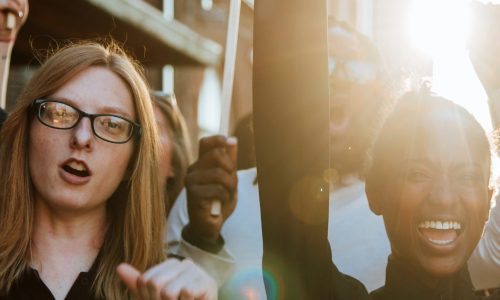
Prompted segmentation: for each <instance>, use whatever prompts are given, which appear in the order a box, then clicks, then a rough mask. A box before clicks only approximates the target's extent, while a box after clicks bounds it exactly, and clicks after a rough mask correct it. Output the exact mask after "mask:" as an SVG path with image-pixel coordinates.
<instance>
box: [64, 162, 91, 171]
mask: <svg viewBox="0 0 500 300" xmlns="http://www.w3.org/2000/svg"><path fill="white" fill-rule="evenodd" d="M68 166H70V167H71V168H73V169H75V170H78V171H86V170H87V169H86V168H85V165H84V164H82V163H79V162H76V161H72V162H70V163H69V164H68Z"/></svg>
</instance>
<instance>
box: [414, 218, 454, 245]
mask: <svg viewBox="0 0 500 300" xmlns="http://www.w3.org/2000/svg"><path fill="white" fill-rule="evenodd" d="M462 228H463V225H462V223H461V222H459V221H455V220H452V221H442V220H426V221H422V222H420V223H419V224H418V230H419V232H420V233H421V234H422V236H423V237H424V238H425V239H426V240H427V241H428V242H429V243H430V244H432V245H435V246H446V245H450V244H453V242H455V241H456V240H457V238H458V237H459V236H460V234H461V233H462Z"/></svg>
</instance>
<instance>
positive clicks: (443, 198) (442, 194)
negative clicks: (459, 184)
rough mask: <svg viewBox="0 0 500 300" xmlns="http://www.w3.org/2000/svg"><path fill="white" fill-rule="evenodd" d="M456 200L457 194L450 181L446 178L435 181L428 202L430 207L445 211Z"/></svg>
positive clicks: (442, 177)
mask: <svg viewBox="0 0 500 300" xmlns="http://www.w3.org/2000/svg"><path fill="white" fill-rule="evenodd" d="M456 199H457V193H456V190H455V188H454V185H453V183H452V182H451V180H449V179H448V178H446V176H441V178H439V179H437V180H435V182H434V184H433V187H432V191H431V194H430V197H429V200H430V202H431V204H432V205H434V206H436V207H439V208H440V209H445V208H448V207H452V206H453V205H454V204H455V201H456Z"/></svg>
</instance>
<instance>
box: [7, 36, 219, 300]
mask: <svg viewBox="0 0 500 300" xmlns="http://www.w3.org/2000/svg"><path fill="white" fill-rule="evenodd" d="M158 144H159V139H158V133H157V130H156V126H155V124H154V118H153V108H152V103H151V99H150V97H149V92H148V88H147V84H146V82H145V80H144V77H143V75H142V72H141V67H140V66H139V65H138V64H137V63H135V62H134V61H133V60H132V59H130V58H129V57H128V56H127V55H126V54H125V53H124V51H123V50H122V49H121V48H120V47H118V46H117V45H115V44H114V43H110V44H109V45H106V46H104V45H101V44H98V43H82V44H75V45H69V46H67V47H64V48H62V49H61V50H59V51H58V52H56V53H55V54H54V55H53V56H52V57H51V58H49V59H48V60H47V61H46V62H44V63H43V64H42V66H41V68H40V69H39V71H38V72H37V73H36V74H35V75H34V77H33V78H32V79H31V80H30V81H29V82H28V84H27V85H26V87H25V89H24V92H23V94H22V95H21V97H20V99H19V101H18V103H17V106H16V107H15V109H14V110H13V112H12V114H11V116H10V117H9V119H8V120H7V121H6V123H5V124H4V127H3V128H2V132H1V136H0V169H1V170H8V171H6V172H2V173H1V174H0V299H4V298H3V297H5V298H6V299H34V298H37V299H52V298H55V299H63V298H64V299H75V297H76V298H77V299H80V297H84V298H85V299H126V298H129V297H130V296H131V295H132V294H133V295H134V296H135V297H137V298H138V299H159V298H160V297H161V296H167V295H168V296H169V297H175V298H177V297H178V296H179V295H180V294H189V295H197V296H200V295H201V297H200V298H202V299H213V298H214V297H215V294H216V288H215V286H216V285H215V283H214V281H213V280H212V279H211V278H209V277H208V276H207V275H205V273H203V271H201V269H199V268H198V267H196V266H195V265H194V264H193V263H191V262H189V261H187V260H185V261H182V262H181V261H179V260H176V259H169V260H167V261H165V262H163V263H161V262H162V261H163V260H164V259H165V257H164V252H163V243H162V235H163V228H164V220H165V214H164V211H165V210H164V202H163V197H162V189H161V183H160V176H159V170H158V165H159V149H158ZM122 262H126V263H129V264H130V265H132V266H133V267H131V266H127V265H122V266H120V267H119V268H118V272H117V267H118V265H119V264H120V263H122ZM160 263H161V264H160ZM157 264H159V265H158V266H155V267H154V268H153V269H151V270H150V271H148V272H146V273H145V274H142V275H141V272H144V271H146V270H147V269H148V268H150V267H153V266H154V265H157ZM159 277H160V278H159ZM120 278H121V279H122V280H123V281H124V283H125V285H123V284H122V283H121V282H120ZM195 283H196V284H195ZM127 288H128V289H127Z"/></svg>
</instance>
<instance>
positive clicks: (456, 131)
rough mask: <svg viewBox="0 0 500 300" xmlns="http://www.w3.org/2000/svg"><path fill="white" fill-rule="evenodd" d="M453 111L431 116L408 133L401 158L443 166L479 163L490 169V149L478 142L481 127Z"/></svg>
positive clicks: (422, 120)
mask: <svg viewBox="0 0 500 300" xmlns="http://www.w3.org/2000/svg"><path fill="white" fill-rule="evenodd" d="M471 126H478V125H475V124H472V122H471V121H470V120H464V119H463V118H460V117H459V116H458V113H457V112H454V111H440V112H434V113H431V114H429V115H427V116H425V117H424V118H422V119H421V120H420V124H416V128H414V129H413V130H412V131H413V132H408V134H406V135H405V137H404V138H402V141H403V143H405V144H406V147H404V148H405V149H404V150H403V153H402V154H405V155H402V158H403V159H411V160H425V161H427V162H430V163H433V164H435V165H440V166H450V167H451V166H454V165H463V164H477V165H481V166H483V167H485V168H487V169H489V159H490V158H489V149H484V147H483V148H482V147H481V145H479V144H478V143H476V141H477V140H478V137H479V134H480V133H481V132H480V131H479V128H471Z"/></svg>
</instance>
